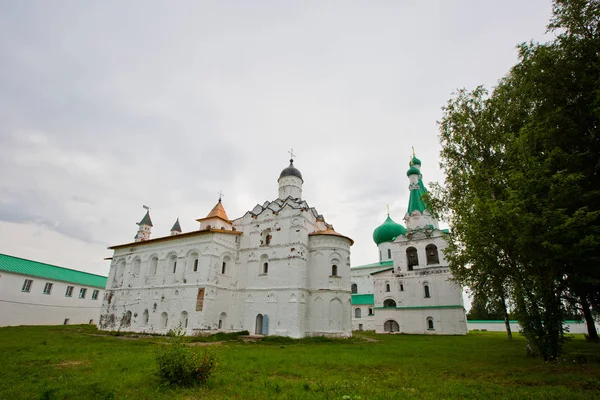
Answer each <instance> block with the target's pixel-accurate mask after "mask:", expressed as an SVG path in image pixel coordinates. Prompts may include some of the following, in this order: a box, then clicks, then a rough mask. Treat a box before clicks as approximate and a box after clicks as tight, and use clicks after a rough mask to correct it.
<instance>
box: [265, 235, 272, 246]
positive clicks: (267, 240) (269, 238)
mask: <svg viewBox="0 0 600 400" xmlns="http://www.w3.org/2000/svg"><path fill="white" fill-rule="evenodd" d="M271 238H272V236H271V235H267V237H266V239H265V243H266V244H267V246H268V245H270V244H271Z"/></svg>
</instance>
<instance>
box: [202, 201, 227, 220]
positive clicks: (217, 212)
mask: <svg viewBox="0 0 600 400" xmlns="http://www.w3.org/2000/svg"><path fill="white" fill-rule="evenodd" d="M214 217H217V218H221V219H224V220H226V221H229V217H228V216H227V213H226V212H225V208H224V207H223V203H222V202H221V197H219V201H218V202H217V204H216V205H215V206H214V207H213V209H212V210H210V212H209V213H208V215H207V216H206V218H214ZM206 218H205V219H206Z"/></svg>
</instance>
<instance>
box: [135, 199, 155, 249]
mask: <svg viewBox="0 0 600 400" xmlns="http://www.w3.org/2000/svg"><path fill="white" fill-rule="evenodd" d="M144 209H145V210H146V215H144V218H142V220H141V221H140V222H138V223H137V225H138V231H137V234H136V235H135V241H136V242H142V241H144V240H148V239H150V233H151V230H152V220H151V219H150V208H148V207H146V206H144Z"/></svg>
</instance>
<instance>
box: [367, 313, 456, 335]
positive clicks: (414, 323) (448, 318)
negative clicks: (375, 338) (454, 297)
mask: <svg viewBox="0 0 600 400" xmlns="http://www.w3.org/2000/svg"><path fill="white" fill-rule="evenodd" d="M375 315H376V323H375V331H376V332H377V333H387V332H385V331H384V323H385V321H387V320H390V319H391V320H394V321H396V322H397V323H398V325H399V326H400V332H398V333H409V334H429V335H464V334H466V333H467V325H466V322H465V314H464V309H460V308H448V309H440V308H431V309H429V308H424V309H421V308H419V309H393V308H375ZM429 317H431V318H432V319H433V321H434V329H433V330H429V329H427V318H429Z"/></svg>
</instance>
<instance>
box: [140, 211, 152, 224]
mask: <svg viewBox="0 0 600 400" xmlns="http://www.w3.org/2000/svg"><path fill="white" fill-rule="evenodd" d="M138 225H148V226H153V225H152V220H151V219H150V211H146V215H144V218H142V220H141V221H140V222H138Z"/></svg>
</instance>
